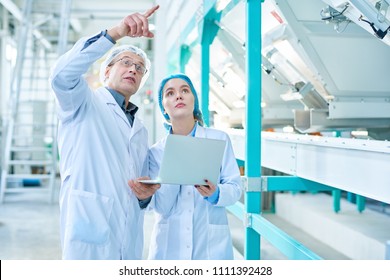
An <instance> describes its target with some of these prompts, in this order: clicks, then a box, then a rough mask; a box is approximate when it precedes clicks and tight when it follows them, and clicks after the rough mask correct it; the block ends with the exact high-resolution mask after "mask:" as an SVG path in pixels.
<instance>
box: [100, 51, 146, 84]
mask: <svg viewBox="0 0 390 280" xmlns="http://www.w3.org/2000/svg"><path fill="white" fill-rule="evenodd" d="M123 52H132V53H134V54H136V55H138V56H139V57H141V58H142V59H143V61H144V63H145V68H146V70H147V71H146V73H145V74H144V76H143V77H142V80H141V83H140V85H139V88H138V90H139V89H141V88H142V87H143V86H144V84H145V82H146V80H147V79H148V77H149V73H150V71H149V70H150V64H151V63H150V60H149V59H148V56H147V55H146V53H145V52H144V51H143V50H141V49H140V48H137V47H136V46H133V45H123V46H119V47H116V48H113V49H112V50H111V52H110V53H109V54H108V55H107V57H106V59H105V60H104V61H103V62H102V64H101V65H100V73H99V77H100V82H101V83H102V84H103V85H106V78H105V72H106V68H107V66H108V65H109V64H110V63H111V62H112V61H113V60H114V58H115V57H117V56H118V55H120V54H121V53H123Z"/></svg>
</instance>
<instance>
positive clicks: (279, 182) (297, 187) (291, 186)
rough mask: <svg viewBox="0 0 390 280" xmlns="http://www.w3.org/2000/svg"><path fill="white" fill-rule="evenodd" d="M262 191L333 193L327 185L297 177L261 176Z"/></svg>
mask: <svg viewBox="0 0 390 280" xmlns="http://www.w3.org/2000/svg"><path fill="white" fill-rule="evenodd" d="M261 178H262V185H263V186H262V190H263V191H333V190H334V188H332V187H329V186H327V185H324V184H321V183H317V182H314V181H310V180H307V179H303V178H300V177H297V176H262V177H261Z"/></svg>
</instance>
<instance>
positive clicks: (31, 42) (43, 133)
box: [0, 0, 69, 203]
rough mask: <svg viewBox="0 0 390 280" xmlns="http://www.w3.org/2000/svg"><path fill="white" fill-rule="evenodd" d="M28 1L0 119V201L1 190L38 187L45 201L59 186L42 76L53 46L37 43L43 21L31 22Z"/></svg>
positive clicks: (50, 106) (51, 114)
mask: <svg viewBox="0 0 390 280" xmlns="http://www.w3.org/2000/svg"><path fill="white" fill-rule="evenodd" d="M66 2H67V3H69V1H66ZM33 3H34V1H32V0H27V1H26V2H25V8H24V9H23V16H22V18H21V21H20V29H19V35H18V41H17V46H18V47H17V54H18V55H17V59H16V65H15V67H14V70H13V75H12V81H11V87H10V100H9V103H10V105H9V112H8V114H7V117H6V118H5V119H4V120H3V129H2V135H1V137H2V141H4V142H3V145H2V147H3V149H4V150H3V152H2V155H3V156H2V159H1V160H2V165H1V169H2V171H1V185H0V203H3V202H4V201H5V200H6V194H7V193H14V192H38V191H45V192H47V193H48V201H49V202H53V201H54V198H55V194H56V191H57V187H59V186H55V179H56V175H57V162H58V160H57V135H56V132H57V117H56V115H55V104H54V98H53V95H52V94H51V88H50V85H49V81H48V77H49V73H50V68H51V66H52V64H53V63H54V60H55V59H56V58H57V56H58V55H57V54H58V51H59V50H55V51H54V52H53V50H51V46H50V43H49V42H48V41H46V44H43V43H42V38H39V37H40V36H39V34H41V33H40V31H39V28H40V24H42V23H44V21H42V22H41V23H39V24H38V23H35V24H33V21H35V22H37V20H36V18H35V17H34V12H35V11H34V9H35V8H36V7H34V5H33ZM51 3H55V4H56V5H57V7H58V8H59V13H58V14H61V12H60V11H61V8H62V6H61V2H53V1H51ZM62 4H63V3H62ZM68 7H69V5H68ZM40 12H42V11H40ZM48 20H52V18H50V17H48ZM60 20H61V22H62V21H63V19H62V17H58V21H60ZM42 26H43V25H42ZM37 34H38V35H37ZM65 38H66V37H65ZM65 41H66V40H65Z"/></svg>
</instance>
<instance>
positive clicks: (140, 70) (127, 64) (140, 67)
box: [108, 57, 148, 75]
mask: <svg viewBox="0 0 390 280" xmlns="http://www.w3.org/2000/svg"><path fill="white" fill-rule="evenodd" d="M117 62H120V63H121V65H122V66H124V67H126V68H130V67H131V66H133V65H134V67H135V71H137V72H138V73H140V74H141V75H145V74H146V72H148V70H147V69H146V67H145V66H143V65H141V64H138V63H135V62H134V61H132V60H131V59H130V58H128V57H122V58H120V59H118V60H117V61H115V62H112V63H110V64H109V65H108V66H112V65H114V64H115V63H117Z"/></svg>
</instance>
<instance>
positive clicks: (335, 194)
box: [332, 190, 341, 213]
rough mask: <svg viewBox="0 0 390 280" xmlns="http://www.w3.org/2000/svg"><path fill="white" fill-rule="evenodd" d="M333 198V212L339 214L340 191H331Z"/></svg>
mask: <svg viewBox="0 0 390 280" xmlns="http://www.w3.org/2000/svg"><path fill="white" fill-rule="evenodd" d="M332 196H333V211H335V212H336V213H338V212H340V209H341V207H340V200H341V190H333V191H332Z"/></svg>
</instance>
